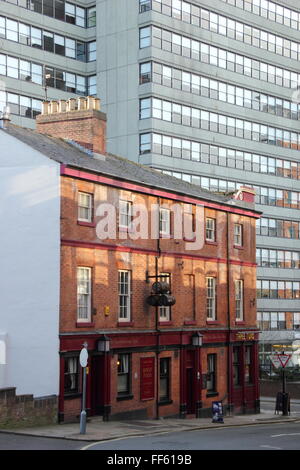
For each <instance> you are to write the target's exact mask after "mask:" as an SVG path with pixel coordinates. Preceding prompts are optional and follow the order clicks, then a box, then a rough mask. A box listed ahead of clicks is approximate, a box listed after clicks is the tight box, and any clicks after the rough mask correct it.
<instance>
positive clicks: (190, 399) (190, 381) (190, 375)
mask: <svg viewBox="0 0 300 470" xmlns="http://www.w3.org/2000/svg"><path fill="white" fill-rule="evenodd" d="M194 387H195V384H194V369H193V368H192V367H189V368H187V369H186V412H187V414H194V413H195V412H196V407H195V390H194Z"/></svg>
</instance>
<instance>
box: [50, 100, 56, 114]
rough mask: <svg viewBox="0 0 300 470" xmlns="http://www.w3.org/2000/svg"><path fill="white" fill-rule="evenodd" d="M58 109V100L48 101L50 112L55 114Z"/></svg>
mask: <svg viewBox="0 0 300 470" xmlns="http://www.w3.org/2000/svg"><path fill="white" fill-rule="evenodd" d="M57 111H58V102H57V101H55V100H53V101H50V114H55V113H57Z"/></svg>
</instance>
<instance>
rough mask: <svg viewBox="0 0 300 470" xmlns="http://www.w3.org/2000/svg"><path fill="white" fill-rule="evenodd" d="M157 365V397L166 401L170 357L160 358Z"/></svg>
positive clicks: (168, 391)
mask: <svg viewBox="0 0 300 470" xmlns="http://www.w3.org/2000/svg"><path fill="white" fill-rule="evenodd" d="M159 366H160V376H159V379H160V380H159V399H160V401H168V400H170V358H165V357H164V358H163V359H161V360H160V364H159Z"/></svg>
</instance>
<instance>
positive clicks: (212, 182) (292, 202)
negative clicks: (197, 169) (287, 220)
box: [160, 170, 300, 238]
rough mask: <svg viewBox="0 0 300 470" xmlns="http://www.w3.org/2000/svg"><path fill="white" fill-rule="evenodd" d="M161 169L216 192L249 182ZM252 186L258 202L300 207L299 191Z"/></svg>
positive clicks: (225, 191) (228, 190) (222, 191)
mask: <svg viewBox="0 0 300 470" xmlns="http://www.w3.org/2000/svg"><path fill="white" fill-rule="evenodd" d="M160 171H162V173H164V174H167V175H171V176H175V177H176V178H179V179H182V180H183V181H187V182H188V183H192V184H196V185H199V186H201V187H202V188H203V189H208V190H209V191H214V192H221V193H230V192H232V191H235V190H236V189H238V188H239V187H240V186H247V183H242V182H236V181H230V180H222V179H218V178H209V177H206V176H196V175H190V174H186V173H179V172H176V171H169V170H160ZM251 187H253V188H254V189H255V192H256V196H255V202H256V203H257V204H263V205H269V206H277V207H288V208H291V209H300V193H298V192H295V191H289V190H281V189H275V188H266V187H261V186H254V185H251ZM265 220H273V219H263V223H265ZM270 224H271V223H270ZM271 225H272V224H271ZM270 227H271V226H270ZM265 229H266V227H259V228H257V230H262V231H265ZM270 233H271V229H270ZM259 234H260V235H262V233H259ZM270 236H284V235H270ZM292 238H294V237H292Z"/></svg>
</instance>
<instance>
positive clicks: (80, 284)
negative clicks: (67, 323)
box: [77, 267, 92, 322]
mask: <svg viewBox="0 0 300 470" xmlns="http://www.w3.org/2000/svg"><path fill="white" fill-rule="evenodd" d="M91 305H92V269H91V268H86V267H78V268H77V321H79V322H89V321H90V320H91Z"/></svg>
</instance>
